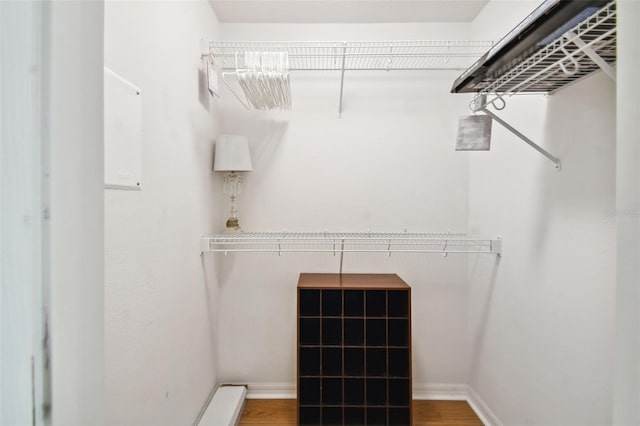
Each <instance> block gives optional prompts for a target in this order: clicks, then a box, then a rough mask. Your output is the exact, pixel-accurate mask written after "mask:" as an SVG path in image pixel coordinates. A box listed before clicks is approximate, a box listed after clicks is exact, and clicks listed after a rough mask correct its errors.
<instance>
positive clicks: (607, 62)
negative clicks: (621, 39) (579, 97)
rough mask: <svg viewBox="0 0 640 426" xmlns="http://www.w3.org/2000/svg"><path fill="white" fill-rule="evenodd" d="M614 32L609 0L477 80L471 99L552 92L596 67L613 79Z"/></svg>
mask: <svg viewBox="0 0 640 426" xmlns="http://www.w3.org/2000/svg"><path fill="white" fill-rule="evenodd" d="M616 36H617V31H616V5H615V1H612V2H610V3H608V4H607V5H606V6H604V7H602V8H601V9H600V10H599V11H597V12H596V13H594V14H592V15H591V16H589V17H588V18H587V19H585V20H584V21H582V22H581V23H579V24H577V25H576V26H575V27H574V28H572V29H571V30H569V31H567V32H565V33H564V34H563V35H562V37H559V38H558V39H556V40H555V41H554V42H552V43H550V44H548V45H547V46H545V47H544V48H542V49H540V50H539V51H537V52H536V53H535V54H533V55H531V56H529V57H528V58H527V59H525V60H524V61H522V62H520V63H518V64H517V65H515V66H513V67H512V68H511V69H510V70H506V71H501V72H503V73H502V74H501V75H500V76H499V77H497V78H496V76H495V75H494V76H489V77H488V78H487V79H486V80H485V81H484V82H481V83H479V84H478V88H479V91H478V92H479V93H478V94H477V95H476V99H474V101H475V100H477V99H479V98H480V97H481V96H483V95H493V96H494V98H493V100H490V101H488V102H486V103H485V104H488V103H492V102H494V101H495V100H496V98H499V97H501V96H503V95H515V94H518V93H553V92H555V91H557V90H559V89H561V88H563V87H565V86H567V85H569V84H571V83H573V82H575V81H577V80H579V79H581V78H583V77H585V76H587V75H589V74H591V73H593V72H594V71H597V70H599V69H603V70H604V71H605V72H607V74H608V75H609V76H610V77H612V78H613V79H615V72H614V71H613V70H612V68H611V66H612V65H613V64H614V63H615V62H616Z"/></svg>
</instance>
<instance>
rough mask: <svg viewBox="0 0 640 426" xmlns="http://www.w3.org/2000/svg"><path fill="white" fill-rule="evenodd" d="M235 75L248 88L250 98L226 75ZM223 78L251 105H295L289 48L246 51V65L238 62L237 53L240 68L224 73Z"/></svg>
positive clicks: (263, 108) (243, 89)
mask: <svg viewBox="0 0 640 426" xmlns="http://www.w3.org/2000/svg"><path fill="white" fill-rule="evenodd" d="M227 75H235V76H236V78H237V79H238V84H239V85H240V88H241V89H242V91H243V92H244V96H245V98H246V100H247V102H243V100H242V99H241V98H240V96H239V95H238V94H236V92H235V91H234V90H233V89H232V88H231V86H229V84H228V83H227V81H226V80H225V79H224V77H225V76H227ZM222 77H223V82H224V83H225V85H227V87H229V89H230V90H231V92H232V93H233V95H234V96H235V97H236V98H238V100H239V101H240V102H241V103H242V105H244V107H245V108H247V109H251V108H253V109H257V110H263V111H264V110H272V109H284V110H290V109H291V85H290V83H289V54H288V53H287V52H245V53H244V68H242V67H239V65H238V53H236V71H235V72H234V73H223V74H222Z"/></svg>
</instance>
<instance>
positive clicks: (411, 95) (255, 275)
mask: <svg viewBox="0 0 640 426" xmlns="http://www.w3.org/2000/svg"><path fill="white" fill-rule="evenodd" d="M467 30H468V25H464V24H443V25H414V24H402V25H371V24H369V25H322V24H321V25H295V24H288V25H287V24H285V25H275V24H263V25H255V24H251V25H243V24H224V25H223V36H224V37H225V38H226V39H228V40H366V39H383V40H385V39H400V40H402V39H445V40H446V39H454V40H455V39H466V38H467V37H468V33H467ZM458 74H459V72H456V71H432V72H415V73H410V72H396V73H394V72H390V73H385V72H381V73H371V72H370V73H366V72H365V73H360V74H356V73H347V75H346V77H345V89H344V111H343V118H342V119H338V118H337V114H338V93H339V73H315V74H314V73H292V76H291V85H292V92H293V110H292V111H291V112H271V113H260V112H258V113H256V112H247V111H245V110H243V109H242V107H241V106H240V105H239V103H238V102H237V101H236V100H235V99H234V98H233V97H232V95H231V94H230V93H228V92H226V91H225V92H223V94H222V99H223V102H222V107H223V109H222V114H223V115H222V117H223V121H222V123H223V124H222V125H223V130H224V132H226V133H241V134H245V135H247V136H248V137H249V141H250V145H251V152H252V155H253V160H254V171H253V172H251V173H248V174H247V176H246V186H245V192H244V193H243V194H242V195H241V196H240V198H239V212H240V213H239V218H240V223H241V225H242V226H243V227H244V229H245V230H248V231H278V230H283V229H287V230H289V231H322V230H324V229H327V230H329V231H366V230H368V229H369V230H371V231H402V230H404V229H405V228H406V229H408V230H409V231H431V232H435V231H447V230H450V231H452V232H456V231H458V232H460V231H461V232H465V231H466V225H467V216H466V211H467V207H466V203H467V184H468V183H467V182H468V179H467V164H466V158H465V157H464V156H463V155H459V154H457V153H456V152H454V141H455V134H456V133H455V132H456V129H457V117H458V115H461V114H465V113H466V111H467V102H468V99H467V97H460V96H454V95H449V93H448V92H449V88H450V86H451V83H452V82H453V80H454V79H455V77H456V76H457V75H458ZM224 208H225V209H226V208H227V206H226V205H225V206H224ZM222 213H223V214H226V210H225V211H223V212H222ZM223 226H224V223H223V221H220V222H219V223H218V227H219V229H221V228H222V227H223ZM219 264H220V276H219V279H220V285H221V300H222V301H223V303H222V306H221V310H220V315H221V316H220V330H221V331H220V347H221V348H223V349H221V353H220V379H221V382H240V383H247V382H249V383H251V384H258V385H260V386H263V387H262V388H261V387H260V386H257V387H256V386H254V387H251V386H250V388H249V389H250V392H251V391H252V389H253V390H256V389H258V390H260V389H265V390H274V389H275V390H281V391H282V390H288V391H289V392H290V393H289V395H293V392H294V387H293V385H294V381H295V365H296V357H295V346H296V344H295V336H296V322H295V320H294V319H295V315H296V283H297V279H298V275H299V273H301V272H332V273H336V272H338V266H339V256H336V257H333V256H332V255H330V254H310V255H301V254H286V255H282V256H278V255H277V254H235V255H233V256H232V255H229V256H226V257H223V256H220V257H219ZM466 265H467V262H466V258H465V257H464V256H454V255H451V256H449V257H448V258H443V257H442V256H439V255H392V256H391V257H390V258H389V257H387V256H386V255H384V254H361V255H354V254H346V255H345V264H344V272H346V273H348V272H372V273H375V272H393V273H398V274H399V275H400V276H401V277H402V278H403V279H405V280H406V281H407V282H408V283H409V284H410V285H411V286H412V288H413V293H412V294H413V308H414V310H413V344H414V351H413V356H414V383H415V384H416V387H417V388H419V389H418V390H424V386H425V385H427V384H434V383H448V384H464V383H466V378H467V365H468V361H467V357H466V354H465V330H466V300H467V296H466V294H467V287H466Z"/></svg>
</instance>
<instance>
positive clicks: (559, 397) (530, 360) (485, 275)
mask: <svg viewBox="0 0 640 426" xmlns="http://www.w3.org/2000/svg"><path fill="white" fill-rule="evenodd" d="M527 9H528V10H525V9H524V8H523V5H522V4H521V3H518V2H492V3H490V4H489V5H488V6H487V9H485V10H484V11H483V13H482V15H481V16H480V17H479V18H478V19H477V20H476V22H475V24H474V36H475V37H481V38H483V37H485V36H486V33H487V31H490V32H491V31H495V29H493V28H491V27H490V25H488V24H487V22H498V23H503V24H504V25H506V26H508V27H513V26H514V25H515V24H516V23H517V22H518V20H519V18H520V17H524V16H525V15H526V14H527V13H528V12H529V11H531V10H532V8H531V7H529V8H527ZM518 15H520V16H518ZM503 17H504V19H503ZM505 21H510V23H509V22H507V23H505ZM615 107H616V105H615V84H614V83H613V82H612V81H610V80H609V79H608V77H607V76H606V75H604V74H603V73H599V74H597V75H594V76H592V77H590V78H588V79H586V80H584V81H582V82H580V83H578V84H575V85H573V86H571V87H569V88H566V89H564V90H562V91H560V92H558V93H557V94H555V95H553V96H550V97H548V98H544V97H539V96H524V97H516V98H511V99H508V100H507V108H506V109H505V110H504V111H503V112H501V113H499V115H502V116H503V117H504V118H505V119H506V120H507V121H508V122H510V123H511V124H512V125H514V126H516V127H517V128H518V129H519V130H521V131H522V132H523V133H524V134H526V135H528V136H529V137H531V138H532V139H533V140H534V141H536V142H539V143H540V144H541V145H542V146H544V147H545V148H547V149H548V150H549V151H550V152H551V153H553V154H555V155H557V156H558V157H560V159H561V160H562V171H561V172H556V171H555V170H554V168H553V164H552V163H551V162H550V161H548V160H547V159H545V158H544V157H543V156H541V155H540V154H538V153H537V152H536V151H534V150H533V149H531V148H530V147H528V146H527V145H526V144H525V143H523V142H522V141H520V140H519V139H517V138H516V137H515V136H514V135H512V134H511V133H509V132H508V131H506V130H505V129H503V128H501V127H500V126H499V125H498V124H497V123H494V129H493V137H492V148H491V152H481V153H470V154H469V227H470V229H471V230H473V231H475V232H480V233H482V234H488V235H493V234H500V235H502V236H503V238H504V256H503V257H502V258H501V259H500V261H499V262H494V261H493V260H490V259H489V260H487V259H482V258H477V259H473V258H472V259H471V261H470V270H469V274H470V275H469V276H470V282H469V329H470V335H469V353H470V356H471V368H470V379H469V383H470V386H471V387H472V389H474V390H475V391H476V393H477V394H478V395H479V396H480V398H481V399H482V400H483V401H484V402H485V403H486V404H487V405H488V406H489V407H490V409H491V410H492V411H493V413H494V414H495V415H496V416H497V418H498V420H499V421H501V422H502V423H503V424H505V425H549V426H550V425H563V424H565V425H566V424H571V425H585V426H586V425H605V424H610V423H611V392H612V363H613V335H614V312H615V311H614V301H615V276H616V270H615V262H616V256H615V248H616V235H615V218H614V211H613V209H614V208H615V153H616V148H615V117H616V116H615V110H616V108H615Z"/></svg>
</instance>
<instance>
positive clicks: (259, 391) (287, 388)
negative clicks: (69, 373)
mask: <svg viewBox="0 0 640 426" xmlns="http://www.w3.org/2000/svg"><path fill="white" fill-rule="evenodd" d="M247 389H248V393H247V399H296V398H297V394H296V386H295V384H293V383H249V385H248V386H247Z"/></svg>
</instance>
